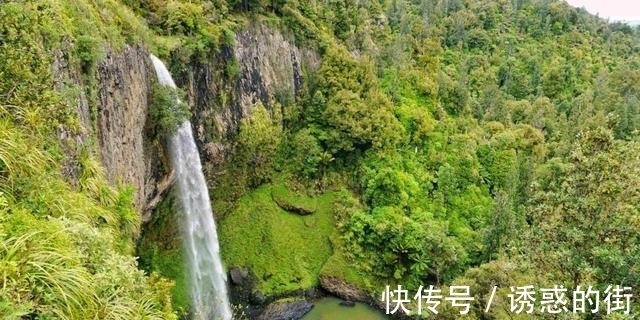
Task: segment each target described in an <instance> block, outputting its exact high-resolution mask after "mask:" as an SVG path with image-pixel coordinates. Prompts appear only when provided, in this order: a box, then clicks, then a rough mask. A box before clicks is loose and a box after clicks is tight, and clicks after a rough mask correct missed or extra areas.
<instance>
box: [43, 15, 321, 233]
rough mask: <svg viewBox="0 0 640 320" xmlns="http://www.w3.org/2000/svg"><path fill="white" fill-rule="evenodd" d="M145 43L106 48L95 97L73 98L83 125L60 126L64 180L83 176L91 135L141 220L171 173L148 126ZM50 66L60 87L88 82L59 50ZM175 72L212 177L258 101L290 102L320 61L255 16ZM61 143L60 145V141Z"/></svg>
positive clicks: (80, 93) (149, 69) (150, 71)
mask: <svg viewBox="0 0 640 320" xmlns="http://www.w3.org/2000/svg"><path fill="white" fill-rule="evenodd" d="M148 55H149V53H148V51H147V50H146V49H144V48H142V47H139V46H134V47H130V46H126V47H125V48H124V49H123V50H121V51H118V52H115V51H109V50H108V51H107V52H106V54H105V56H104V58H103V59H102V60H101V61H100V62H98V65H97V72H96V74H97V76H96V79H95V80H96V83H97V98H96V99H94V100H95V101H94V100H92V99H91V98H90V97H91V94H90V93H88V92H86V91H84V90H76V91H77V92H75V94H76V97H75V99H74V100H75V102H76V107H77V111H78V117H79V119H80V120H81V121H80V122H81V124H82V126H83V131H82V133H80V134H75V133H71V131H70V130H69V131H65V130H63V132H62V133H61V134H60V135H61V137H60V138H61V140H63V141H68V142H67V143H66V144H67V145H69V146H70V148H69V149H70V150H67V154H68V155H69V158H70V160H69V163H68V165H65V168H64V171H65V176H67V177H68V180H70V181H71V182H73V181H74V180H75V181H77V179H78V177H79V174H80V170H81V169H80V166H79V162H78V155H79V152H78V150H72V149H73V147H71V146H73V145H83V144H84V143H85V142H87V141H88V139H89V137H94V138H95V139H96V142H97V146H98V150H97V154H98V155H99V158H100V160H101V162H102V164H103V166H104V168H105V172H106V175H107V178H108V179H109V181H111V182H112V183H113V184H114V185H115V184H117V183H123V184H126V185H131V186H133V187H134V188H135V189H136V192H135V196H134V197H135V204H136V208H137V209H138V211H139V212H140V213H141V214H142V216H143V220H146V219H148V218H149V213H150V212H151V210H152V209H153V207H154V206H155V205H156V204H157V203H159V202H160V200H161V199H162V197H163V195H164V192H165V191H166V190H167V189H168V188H169V187H170V186H171V185H172V181H173V180H172V174H171V173H170V167H169V164H168V160H167V159H166V156H165V151H164V150H163V146H162V142H161V141H160V142H159V141H154V140H153V139H151V133H152V132H151V130H153V124H150V123H149V121H148V118H147V113H148V109H149V105H150V103H151V87H152V85H151V84H152V83H153V81H154V79H155V73H154V72H153V69H152V66H151V62H150V60H149V57H148ZM54 61H55V62H54V65H53V67H52V69H53V73H54V77H55V79H56V86H57V87H58V89H59V90H61V91H63V90H66V91H68V89H69V88H75V89H77V88H83V86H84V88H86V87H87V85H89V83H88V81H86V79H85V76H83V73H82V72H81V70H82V69H81V67H80V66H76V65H73V66H72V65H71V64H70V63H69V61H68V59H67V57H66V56H65V54H64V52H60V54H58V55H57V56H56V57H55V59H54ZM182 66H183V67H184V68H182V69H181V70H180V71H178V72H174V74H173V76H174V78H175V79H176V82H177V84H178V86H179V87H180V88H182V89H184V90H185V91H186V93H187V98H188V99H189V101H188V102H189V104H190V105H191V109H192V119H191V120H192V124H193V128H194V131H195V132H194V135H195V137H196V141H197V143H198V147H199V150H200V156H201V159H202V162H203V167H204V170H205V174H206V175H207V177H208V180H209V182H215V173H216V171H218V170H222V169H223V164H224V163H225V162H226V161H227V160H228V157H229V155H230V153H231V151H232V150H233V142H234V139H235V137H236V135H237V133H238V128H239V125H240V122H241V120H242V119H243V118H245V117H247V116H249V115H250V114H251V112H252V111H253V109H254V105H255V104H256V103H257V102H262V104H263V105H265V106H266V107H267V109H268V110H270V112H271V113H272V114H273V113H274V112H275V111H278V112H282V110H274V107H275V106H276V105H277V104H276V103H275V102H276V101H277V102H280V105H281V106H283V108H286V107H287V106H288V105H290V104H291V103H292V102H293V101H294V98H295V96H296V94H298V92H299V91H300V89H301V88H302V83H303V74H305V72H307V71H311V72H312V71H313V70H315V69H316V68H317V67H318V66H319V58H318V56H317V54H315V53H314V51H312V50H307V49H300V48H298V47H296V46H295V45H294V43H293V39H292V38H291V37H287V36H285V34H284V33H282V32H280V31H278V30H276V29H274V28H272V27H268V26H266V25H265V24H262V23H259V22H252V23H251V24H249V25H247V26H246V27H244V28H243V29H242V30H241V31H239V32H238V33H237V34H236V37H235V42H234V44H233V45H232V46H223V47H222V48H221V50H220V52H218V53H215V54H212V55H211V56H210V57H208V58H207V59H198V60H194V61H192V62H191V63H190V64H189V65H188V66H185V65H182ZM63 144H65V143H63Z"/></svg>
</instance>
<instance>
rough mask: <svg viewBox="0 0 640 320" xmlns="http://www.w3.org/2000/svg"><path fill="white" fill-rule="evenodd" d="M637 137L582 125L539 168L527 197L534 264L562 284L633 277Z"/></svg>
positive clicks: (639, 185) (639, 244)
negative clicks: (569, 145) (564, 148)
mask: <svg viewBox="0 0 640 320" xmlns="http://www.w3.org/2000/svg"><path fill="white" fill-rule="evenodd" d="M638 154H640V144H638V143H637V142H624V141H615V140H614V139H613V133H612V132H611V131H610V130H608V129H604V128H598V129H595V130H591V131H586V132H583V133H582V134H581V137H580V140H579V141H578V142H577V143H576V145H575V146H574V151H573V153H572V154H571V156H570V157H569V159H568V161H566V162H565V161H562V160H559V159H558V160H557V161H552V162H550V163H549V164H547V165H545V166H544V167H543V168H544V169H543V170H542V171H541V172H540V173H539V175H538V177H537V179H536V183H535V188H534V190H535V191H534V193H533V197H532V199H531V202H530V203H529V205H528V210H527V211H528V219H529V220H530V222H531V230H530V235H531V236H530V238H529V240H530V241H531V244H530V250H531V251H532V257H533V260H534V261H535V262H536V263H537V266H538V268H542V269H544V270H548V272H549V273H550V274H553V275H554V276H555V279H553V280H558V281H562V282H564V283H565V285H566V286H568V287H571V288H575V287H576V286H577V285H587V284H593V283H597V284H600V285H607V284H620V285H625V286H633V285H638V284H639V282H640V265H639V262H640V234H639V233H638V231H637V230H638V229H639V228H640V220H639V219H638V218H637V217H638V216H639V214H640V210H639V209H638V207H637V203H638V201H640V159H638Z"/></svg>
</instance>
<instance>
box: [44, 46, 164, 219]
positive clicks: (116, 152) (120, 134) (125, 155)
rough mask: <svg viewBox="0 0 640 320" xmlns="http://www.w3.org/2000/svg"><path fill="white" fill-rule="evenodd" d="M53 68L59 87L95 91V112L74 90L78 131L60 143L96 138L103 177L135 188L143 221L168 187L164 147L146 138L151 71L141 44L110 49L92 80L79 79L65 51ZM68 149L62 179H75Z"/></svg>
mask: <svg viewBox="0 0 640 320" xmlns="http://www.w3.org/2000/svg"><path fill="white" fill-rule="evenodd" d="M53 69H54V75H55V78H56V83H57V84H58V87H59V88H58V89H62V88H63V87H64V86H65V84H66V85H68V84H72V85H75V86H76V87H82V86H84V88H89V85H92V87H91V88H93V89H94V90H96V91H97V92H96V96H97V97H96V99H95V103H96V105H95V107H94V108H93V109H92V108H91V106H90V102H89V99H88V98H87V95H88V94H87V92H86V91H84V90H78V91H76V94H77V98H76V99H75V100H76V101H77V113H78V117H79V119H80V122H81V125H82V130H81V132H82V133H81V134H79V135H76V136H70V134H69V133H66V134H63V137H62V138H63V140H64V139H67V140H68V139H72V140H75V141H76V142H79V143H78V144H84V143H86V142H87V141H88V138H89V137H90V136H92V137H95V140H96V141H95V142H96V144H97V147H98V148H97V149H98V150H97V153H98V156H99V159H100V160H101V163H102V165H103V166H104V168H105V174H106V177H107V179H108V180H109V181H110V182H111V183H113V184H114V185H115V184H118V183H121V184H125V185H131V186H133V187H134V188H135V195H134V200H135V206H136V208H137V209H138V211H140V213H141V214H142V215H143V217H146V216H147V215H148V213H149V212H150V210H151V209H152V208H153V206H154V205H155V204H157V202H158V197H159V196H161V195H162V193H163V192H164V191H165V190H166V189H167V187H168V185H169V184H170V183H169V182H170V177H171V175H170V174H168V172H169V168H168V164H167V162H166V161H165V160H164V159H163V154H164V151H163V146H162V144H161V143H159V142H158V141H155V140H153V139H151V138H150V137H151V130H152V128H153V126H152V124H150V123H149V121H148V118H147V115H148V109H149V105H150V103H151V84H152V82H153V81H154V79H155V73H154V72H153V69H152V66H151V61H150V60H149V53H148V51H147V50H146V49H144V48H142V47H139V46H136V47H125V48H124V49H123V50H121V51H120V52H115V51H108V52H107V53H106V55H105V57H104V58H103V59H102V60H101V61H100V62H99V63H98V65H97V72H96V78H95V79H92V81H88V80H87V79H86V76H85V77H83V76H82V73H81V72H80V71H79V70H78V69H77V68H74V66H73V65H71V64H70V63H69V61H68V60H67V59H66V56H65V55H64V54H63V53H60V54H59V55H58V56H57V57H56V59H55V63H54V66H53ZM87 82H88V83H87ZM67 144H68V143H67ZM67 151H68V152H67V153H68V155H69V157H70V159H71V160H70V161H68V162H69V164H68V166H67V168H65V176H67V177H68V178H69V179H70V180H72V181H73V180H77V178H78V174H79V168H78V166H77V165H76V164H75V163H74V160H75V159H74V158H75V157H76V156H77V154H75V152H74V150H67ZM76 151H77V150H76Z"/></svg>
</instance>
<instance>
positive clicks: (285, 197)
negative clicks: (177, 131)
mask: <svg viewBox="0 0 640 320" xmlns="http://www.w3.org/2000/svg"><path fill="white" fill-rule="evenodd" d="M271 198H272V199H273V201H274V202H275V203H276V204H277V205H278V206H279V207H280V208H282V209H283V210H285V211H289V212H293V213H297V214H299V215H309V214H312V213H314V212H315V211H316V209H317V206H318V204H317V201H316V199H315V198H312V197H309V196H306V195H301V194H298V193H295V192H293V191H291V190H289V189H288V188H287V187H286V186H285V185H284V184H275V185H273V187H272V188H271Z"/></svg>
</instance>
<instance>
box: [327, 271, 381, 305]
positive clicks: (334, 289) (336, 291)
mask: <svg viewBox="0 0 640 320" xmlns="http://www.w3.org/2000/svg"><path fill="white" fill-rule="evenodd" d="M320 285H321V286H322V288H323V289H325V290H327V292H329V293H331V294H332V295H335V296H337V297H340V298H342V299H344V300H347V301H357V302H365V303H369V302H370V300H371V299H370V297H369V296H368V295H367V294H366V292H365V291H364V290H362V289H360V288H358V287H356V286H354V285H352V284H350V283H347V282H346V281H344V280H343V279H340V278H337V277H332V276H326V275H321V276H320Z"/></svg>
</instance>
